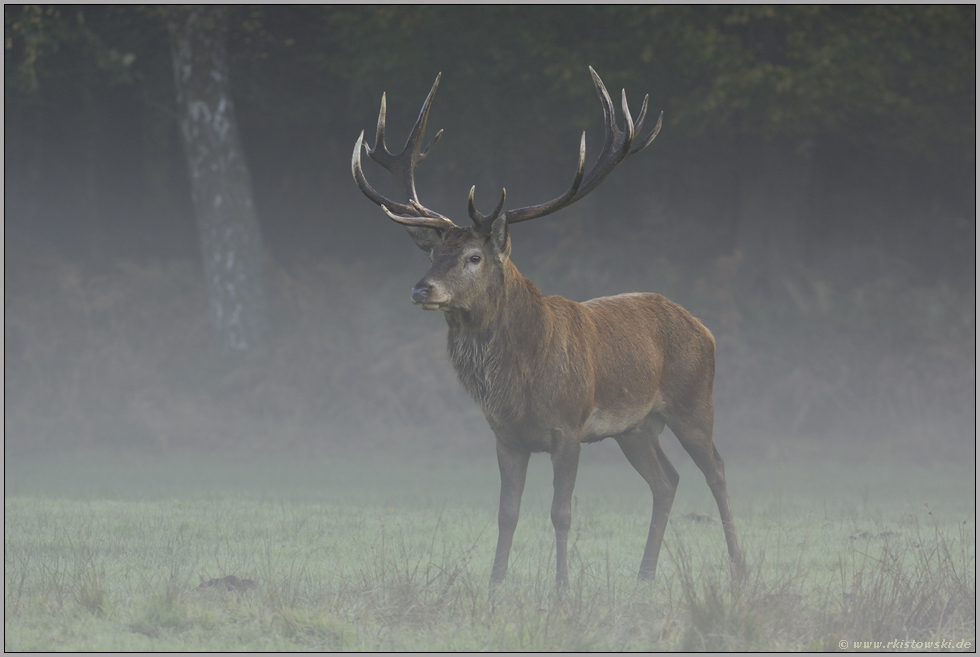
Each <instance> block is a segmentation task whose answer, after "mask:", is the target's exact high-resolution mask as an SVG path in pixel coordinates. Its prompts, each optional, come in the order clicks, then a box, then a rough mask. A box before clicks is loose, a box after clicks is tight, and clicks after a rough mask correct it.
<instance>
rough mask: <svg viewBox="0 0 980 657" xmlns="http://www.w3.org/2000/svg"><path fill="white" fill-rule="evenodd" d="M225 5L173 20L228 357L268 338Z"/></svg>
mask: <svg viewBox="0 0 980 657" xmlns="http://www.w3.org/2000/svg"><path fill="white" fill-rule="evenodd" d="M223 27H224V15H223V9H222V8H221V7H214V6H193V7H190V8H189V9H186V10H184V11H181V12H180V13H179V14H178V15H177V16H175V17H174V18H173V19H172V20H171V22H170V35H171V46H172V53H173V63H174V77H175V80H176V90H177V105H178V111H179V113H180V115H181V121H180V127H181V133H182V135H183V142H184V152H185V154H186V156H187V168H188V171H189V173H190V183H191V194H192V197H193V202H194V211H195V214H196V216H197V229H198V236H199V238H200V244H201V255H202V257H203V260H204V273H205V275H206V276H207V283H208V292H209V295H210V300H211V314H212V318H213V320H214V325H215V329H216V331H217V335H218V339H219V341H220V343H221V345H222V348H223V349H224V350H225V351H230V352H244V351H247V350H249V349H251V348H253V347H255V346H257V344H258V343H259V342H261V340H262V335H263V333H264V330H265V328H266V321H265V270H264V264H263V256H264V250H263V247H262V235H261V232H260V231H259V223H258V218H257V217H256V213H255V204H254V203H253V202H252V181H251V177H250V175H249V171H248V166H247V165H246V162H245V154H244V151H243V149H242V143H241V139H240V137H239V134H238V124H237V121H236V119H235V108H234V104H233V103H232V98H231V82H230V80H229V77H228V61H227V58H226V55H225V43H224V34H223Z"/></svg>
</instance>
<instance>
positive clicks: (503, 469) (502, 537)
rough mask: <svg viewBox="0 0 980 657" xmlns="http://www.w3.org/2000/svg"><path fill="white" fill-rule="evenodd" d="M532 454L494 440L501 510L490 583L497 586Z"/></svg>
mask: <svg viewBox="0 0 980 657" xmlns="http://www.w3.org/2000/svg"><path fill="white" fill-rule="evenodd" d="M530 458H531V452H528V451H523V450H518V449H515V448H513V447H510V446H508V445H507V444H506V443H504V442H503V441H501V440H500V439H499V438H498V439H497V465H499V466H500V510H499V511H498V513H497V527H498V530H499V533H498V534H497V553H496V555H494V558H493V571H492V572H491V573H490V582H491V583H492V584H497V583H499V582H501V581H503V579H504V576H505V575H506V574H507V562H508V560H509V559H510V547H511V544H513V542H514V530H515V529H517V519H518V518H519V517H520V515H521V495H522V494H523V493H524V482H525V481H526V480H527V463H528V461H529V460H530Z"/></svg>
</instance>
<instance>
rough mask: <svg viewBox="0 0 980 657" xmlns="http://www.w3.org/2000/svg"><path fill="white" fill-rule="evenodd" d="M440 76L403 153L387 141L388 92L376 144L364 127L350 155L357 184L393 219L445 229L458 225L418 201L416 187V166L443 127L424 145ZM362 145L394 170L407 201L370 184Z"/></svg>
mask: <svg viewBox="0 0 980 657" xmlns="http://www.w3.org/2000/svg"><path fill="white" fill-rule="evenodd" d="M441 77H442V73H440V74H438V75H437V76H436V81H435V82H434V83H433V84H432V89H431V90H430V91H429V95H428V96H427V97H426V99H425V103H424V104H423V105H422V111H421V112H420V113H419V118H418V120H417V121H416V122H415V127H414V128H412V132H411V134H410V135H409V136H408V141H406V142H405V148H403V149H402V152H401V153H398V154H397V155H394V154H392V153H391V151H389V150H388V146H387V145H386V144H385V112H386V100H385V95H384V94H382V95H381V112H380V113H379V114H378V131H377V135H376V137H375V144H374V148H371V147H369V146H368V145H367V144H365V143H364V131H363V130H362V131H361V134H360V136H359V137H358V138H357V142H355V144H354V154H353V156H352V157H351V172H352V173H353V174H354V180H355V182H357V186H358V187H359V188H360V190H361V191H362V192H363V193H364V195H365V196H367V197H368V198H369V199H371V200H372V201H374V202H375V203H377V204H378V205H380V206H381V209H382V210H384V212H385V214H387V215H388V216H389V217H390V218H391V219H393V220H394V221H397V222H398V223H400V224H403V225H406V226H409V227H416V228H434V229H436V230H446V229H448V228H452V227H454V226H456V224H454V223H453V222H452V221H450V220H449V219H448V218H447V217H444V216H442V215H441V214H439V213H438V212H433V211H432V210H429V209H428V208H426V207H424V206H423V205H422V204H421V203H419V198H418V194H417V193H416V191H415V167H416V165H417V164H418V163H419V162H421V161H422V160H424V159H425V158H426V157H427V156H428V155H429V151H430V150H431V149H432V147H433V146H435V144H436V142H437V141H439V137H441V136H442V130H440V131H439V132H437V133H436V136H435V137H433V138H432V141H430V142H429V144H428V145H427V146H426V147H425V148H424V149H423V148H421V144H422V138H423V136H424V135H425V126H426V123H427V122H428V120H429V108H430V106H431V104H432V98H433V97H434V96H435V95H436V89H438V88H439V79H440V78H441ZM362 148H363V150H366V151H367V154H368V157H370V158H371V159H372V160H374V161H375V162H377V163H378V164H380V165H381V166H383V167H384V168H385V169H387V170H388V171H390V172H391V174H392V175H393V176H394V177H395V180H397V181H398V185H399V187H400V188H401V192H402V194H403V195H404V196H405V197H406V198H407V199H408V204H405V203H399V202H397V201H393V200H391V199H389V198H386V197H385V196H383V195H381V194H380V193H379V192H378V191H377V190H375V189H374V188H373V187H372V186H371V184H370V183H369V182H368V181H367V178H365V177H364V171H363V170H362V169H361V150H362Z"/></svg>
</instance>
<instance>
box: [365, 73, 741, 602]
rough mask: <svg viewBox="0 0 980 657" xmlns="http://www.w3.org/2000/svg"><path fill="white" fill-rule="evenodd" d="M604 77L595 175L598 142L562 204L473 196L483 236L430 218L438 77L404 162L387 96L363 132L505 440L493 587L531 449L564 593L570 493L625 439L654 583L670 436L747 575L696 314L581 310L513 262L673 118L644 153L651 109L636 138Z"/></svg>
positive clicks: (430, 297)
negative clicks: (524, 231) (388, 138)
mask: <svg viewBox="0 0 980 657" xmlns="http://www.w3.org/2000/svg"><path fill="white" fill-rule="evenodd" d="M589 70H590V71H592V80H593V82H594V83H595V88H596V92H597V93H598V95H599V100H600V101H601V102H602V110H603V114H604V115H605V142H604V145H603V150H602V153H601V154H600V155H599V158H598V160H597V161H596V163H595V165H594V166H593V167H592V169H591V170H590V171H589V172H588V173H587V174H586V173H585V133H582V141H581V145H580V146H579V162H578V170H577V172H576V174H575V179H574V181H573V182H572V186H571V187H570V188H569V189H568V191H566V192H565V193H564V194H562V195H561V196H559V197H558V198H556V199H554V200H552V201H549V202H548V203H543V204H541V205H532V206H528V207H523V208H518V209H515V210H504V200H505V198H506V190H504V193H503V194H501V197H500V201H499V202H498V203H497V207H496V208H494V210H493V212H491V213H490V214H489V215H484V214H481V213H480V212H478V211H477V210H476V207H475V205H474V202H473V194H474V190H475V188H473V189H471V190H470V195H469V215H470V219H472V221H473V224H474V225H473V227H471V228H461V227H459V226H457V225H456V224H454V223H453V222H452V221H450V220H449V219H448V218H446V217H444V216H443V215H441V214H439V213H437V212H433V211H432V210H429V209H427V208H425V207H424V206H423V205H422V204H421V203H420V202H419V199H418V195H417V193H416V191H415V167H416V165H417V164H418V163H419V162H420V161H421V160H423V159H425V157H426V156H427V155H428V154H429V151H430V150H431V148H432V146H433V144H435V142H436V141H437V140H438V139H439V137H441V136H442V131H441V130H440V131H439V132H438V134H436V136H435V138H433V140H432V141H431V142H430V143H429V144H428V145H427V146H426V147H425V148H422V140H423V134H424V133H425V126H426V122H427V119H428V116H429V107H430V105H431V103H432V98H433V96H435V93H436V89H437V88H438V86H439V78H440V77H441V74H440V76H437V77H436V80H435V83H434V84H433V85H432V90H431V91H430V92H429V95H428V97H427V98H426V100H425V104H424V105H423V106H422V111H421V113H420V114H419V118H418V121H417V122H416V123H415V127H414V128H413V130H412V133H411V135H410V136H409V138H408V142H407V143H406V144H405V148H404V149H403V150H402V152H401V153H399V154H398V155H394V154H392V153H391V152H390V151H389V150H388V148H387V146H386V145H385V97H384V96H382V97H381V113H380V115H379V116H378V131H377V138H376V143H375V146H374V148H369V147H368V146H367V145H366V144H365V143H364V133H363V132H361V135H360V137H358V139H357V143H356V144H355V145H354V155H353V159H352V162H351V168H352V171H353V174H354V180H355V181H356V182H357V185H358V187H359V188H360V189H361V191H362V192H363V193H364V194H365V195H366V196H367V197H368V198H369V199H371V200H372V201H374V202H375V203H377V204H378V205H380V206H381V209H382V210H383V211H384V212H385V214H387V215H388V217H390V218H391V219H392V220H394V221H396V222H398V223H400V224H402V225H404V226H407V227H408V232H409V234H410V235H411V237H412V239H413V240H414V241H415V244H416V245H417V246H418V247H419V248H421V249H422V250H424V251H426V252H427V253H429V255H430V258H431V261H432V266H431V267H430V268H429V271H427V272H426V273H425V276H423V277H422V279H421V280H420V281H419V282H418V283H416V285H415V287H414V288H413V289H412V300H413V301H414V302H415V303H416V304H418V305H420V306H422V308H424V309H425V310H441V311H443V312H444V313H445V316H446V322H447V323H448V324H449V357H450V359H451V360H452V363H453V367H455V368H456V374H457V375H458V376H459V380H460V382H461V383H462V384H463V387H464V388H466V390H467V392H469V393H470V395H472V397H473V398H474V399H475V400H476V401H477V403H478V404H480V406H481V407H482V408H483V413H484V415H486V418H487V422H489V423H490V427H491V428H492V429H493V432H494V434H495V435H496V438H497V460H498V463H499V465H500V511H499V515H498V524H499V531H500V533H499V536H498V539H497V552H496V556H495V557H494V561H493V571H492V574H491V580H492V581H493V582H499V581H500V580H502V579H503V578H504V575H505V574H506V573H507V562H508V558H509V556H510V548H511V543H512V541H513V538H514V530H515V528H516V527H517V519H518V514H519V512H520V506H521V494H522V492H523V490H524V481H525V478H526V475H527V465H528V459H529V458H530V456H531V453H532V452H548V453H549V454H551V460H552V463H553V465H554V487H555V497H554V502H553V504H552V507H551V520H552V522H553V524H554V526H555V536H556V544H557V550H556V551H557V583H558V585H559V587H564V586H566V585H567V583H568V562H567V556H566V555H567V552H566V545H567V543H568V529H569V525H570V524H571V513H572V509H571V502H572V488H573V486H574V485H575V476H576V472H577V470H578V460H579V451H580V449H581V444H582V443H583V442H586V443H590V442H595V441H598V440H602V439H603V438H607V437H612V438H615V439H616V442H618V443H619V446H620V447H621V448H622V450H623V452H624V453H625V454H626V458H627V459H628V460H629V462H630V463H631V464H632V465H633V467H634V468H636V470H637V471H638V472H639V473H640V475H641V476H642V477H643V479H644V480H646V482H647V484H649V486H650V490H651V492H652V493H653V517H652V519H651V521H650V533H649V535H648V537H647V544H646V549H645V550H644V551H643V560H642V561H641V562H640V572H639V576H640V577H641V578H652V577H653V576H654V574H655V572H656V569H657V557H658V555H659V553H660V545H661V543H662V542H663V537H664V530H665V529H666V526H667V517H668V515H669V513H670V507H671V504H672V503H673V500H674V491H675V490H676V489H677V482H678V479H679V476H678V474H677V471H676V470H675V469H674V467H673V466H672V465H671V464H670V462H669V461H668V460H667V457H666V456H665V455H664V452H663V450H662V449H661V447H660V441H659V436H660V432H661V431H662V430H663V428H664V425H665V424H666V425H667V426H669V427H670V428H671V430H672V431H673V432H674V434H675V435H676V436H677V438H678V440H680V442H681V444H682V445H683V446H684V449H686V450H687V452H688V453H689V454H690V455H691V457H692V458H693V459H694V462H695V463H697V465H698V467H699V468H700V469H701V471H702V472H703V473H704V476H705V478H706V479H707V481H708V486H709V487H710V488H711V492H712V494H713V495H714V497H715V501H716V502H717V503H718V511H719V512H720V514H721V520H722V524H723V527H724V530H725V539H726V541H727V542H728V553H729V556H730V558H731V562H732V564H733V566H734V567H735V568H736V570H738V571H740V570H741V569H742V566H743V564H744V560H743V557H742V552H741V550H740V548H739V545H738V536H737V534H736V532H735V523H734V522H733V520H732V511H731V506H730V504H729V501H728V490H727V486H726V483H725V468H724V464H723V463H722V460H721V457H720V456H719V455H718V451H717V450H716V449H715V447H714V444H713V442H712V427H713V423H714V407H713V405H712V400H711V388H712V383H713V380H714V374H715V342H714V338H713V337H712V335H711V332H710V331H708V329H706V328H705V327H704V326H703V325H702V324H701V323H700V322H699V321H698V320H697V319H695V318H694V317H692V316H691V315H690V313H688V312H687V311H686V310H684V309H683V308H681V307H680V306H678V305H677V304H675V303H673V302H671V301H668V300H667V299H665V298H664V297H663V296H661V295H659V294H620V295H617V296H613V297H602V298H599V299H592V300H590V301H586V302H584V303H576V302H574V301H569V300H568V299H565V298H562V297H559V296H544V295H543V294H541V292H539V291H538V288H537V287H535V285H534V283H532V282H531V281H530V280H528V279H527V278H525V277H524V276H523V275H521V273H520V272H519V271H518V270H517V267H516V266H515V265H514V263H513V262H511V260H510V247H511V243H510V225H511V224H515V223H517V222H519V221H527V220H529V219H537V218H538V217H543V216H545V215H548V214H551V213H553V212H556V211H558V210H560V209H562V208H564V207H565V206H567V205H570V204H571V203H574V202H575V201H577V200H579V199H580V198H582V197H583V196H585V195H586V194H588V193H589V192H591V191H592V190H594V189H595V188H596V187H598V186H599V184H600V183H601V182H602V181H603V180H604V179H605V178H606V176H608V175H609V174H610V173H611V172H612V170H613V169H614V168H615V167H616V165H618V164H619V163H620V162H622V161H623V160H624V159H626V158H627V157H629V156H630V155H633V154H634V153H637V152H639V151H641V150H643V149H644V148H646V147H647V146H649V145H650V143H651V142H652V141H653V139H654V137H656V136H657V133H658V132H659V130H660V126H661V124H662V122H663V114H661V115H660V119H659V120H658V121H657V125H656V127H655V128H654V129H653V131H652V132H650V134H649V135H647V136H646V137H644V138H643V139H641V140H639V141H634V137H635V134H636V133H637V132H638V131H639V130H640V127H641V126H642V124H643V119H644V118H645V117H646V112H647V98H644V99H643V107H642V108H641V109H640V114H639V116H638V117H637V120H636V123H635V124H634V122H633V120H632V118H631V117H630V113H629V108H628V107H627V104H626V92H625V90H624V91H623V101H622V107H623V114H624V115H625V122H626V126H625V130H620V128H619V126H618V125H617V120H616V114H615V108H614V107H613V103H612V99H611V98H610V97H609V93H608V92H607V91H606V87H605V86H604V85H603V83H602V80H600V79H599V76H598V75H596V72H595V71H594V70H592V68H591V67H590V68H589ZM362 149H363V150H366V151H367V154H368V156H369V157H370V158H371V159H372V160H374V161H375V162H377V163H378V164H380V165H381V166H383V167H384V168H386V169H388V171H390V172H391V173H392V174H393V175H394V177H395V178H396V179H397V181H398V184H399V186H400V188H401V189H400V191H401V194H402V196H403V197H404V198H405V199H406V202H405V203H400V202H397V201H393V200H391V199H388V198H385V197H384V196H382V195H381V194H379V193H378V192H377V191H376V190H375V189H374V188H373V187H371V185H370V184H369V183H368V181H367V179H366V178H365V177H364V172H363V170H362V168H361V150H362Z"/></svg>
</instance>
